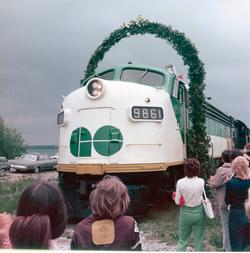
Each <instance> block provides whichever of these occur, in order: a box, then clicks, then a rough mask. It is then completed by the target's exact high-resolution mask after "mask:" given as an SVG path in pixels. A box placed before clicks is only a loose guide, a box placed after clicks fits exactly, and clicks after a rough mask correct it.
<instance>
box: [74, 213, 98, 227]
mask: <svg viewBox="0 0 250 253" xmlns="http://www.w3.org/2000/svg"><path fill="white" fill-rule="evenodd" d="M94 221H95V217H94V215H92V214H91V215H89V216H88V217H86V218H84V219H83V220H81V221H80V222H79V223H78V224H77V225H76V228H79V227H83V226H88V225H90V224H92V223H93V222H94Z"/></svg>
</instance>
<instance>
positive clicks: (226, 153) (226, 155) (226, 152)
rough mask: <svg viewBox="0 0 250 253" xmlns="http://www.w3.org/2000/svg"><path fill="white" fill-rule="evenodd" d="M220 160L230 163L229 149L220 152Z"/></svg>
mask: <svg viewBox="0 0 250 253" xmlns="http://www.w3.org/2000/svg"><path fill="white" fill-rule="evenodd" d="M221 157H222V160H223V162H225V163H230V161H231V160H230V157H231V150H230V149H226V150H224V151H223V152H222V154H221Z"/></svg>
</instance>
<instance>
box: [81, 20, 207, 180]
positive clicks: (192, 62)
mask: <svg viewBox="0 0 250 253" xmlns="http://www.w3.org/2000/svg"><path fill="white" fill-rule="evenodd" d="M144 34H151V35H153V36H155V37H156V38H160V39H164V40H166V41H167V42H168V43H169V44H170V45H171V46H172V48H173V49H175V50H176V52H177V53H178V54H179V55H180V56H181V57H182V60H183V63H184V65H187V66H188V78H189V80H190V84H189V85H190V90H189V93H190V119H191V122H192V127H191V129H190V130H189V133H188V137H189V142H190V145H189V147H188V156H189V157H196V158H198V159H199V160H200V162H201V165H202V175H203V176H204V177H205V178H208V176H209V175H210V170H209V156H208V150H209V137H208V136H207V134H206V126H205V96H204V93H203V91H204V88H205V84H204V83H203V81H204V79H205V69H204V64H203V62H202V61H201V60H200V59H199V57H198V51H197V50H196V48H195V46H194V45H193V44H192V42H191V41H190V40H189V39H188V38H186V37H185V34H184V33H181V32H179V31H177V30H173V29H172V27H171V26H166V25H163V24H161V23H158V22H150V21H149V20H147V19H144V18H142V17H141V16H139V17H138V18H137V19H136V20H131V21H130V22H129V23H128V24H125V23H124V24H123V25H122V26H121V27H120V28H118V29H116V30H115V31H113V32H112V33H111V34H110V35H109V37H107V38H106V39H104V41H103V42H102V44H101V45H99V46H98V47H97V49H96V50H95V52H94V53H93V55H92V56H91V58H90V60H89V63H88V66H87V69H86V71H85V78H88V77H90V76H91V75H94V74H95V69H96V68H97V66H98V63H99V62H100V61H102V59H103V58H104V55H105V53H107V52H108V51H109V50H110V49H111V47H112V46H114V45H115V44H116V43H118V42H119V41H120V40H122V39H124V38H128V37H130V36H133V35H144Z"/></svg>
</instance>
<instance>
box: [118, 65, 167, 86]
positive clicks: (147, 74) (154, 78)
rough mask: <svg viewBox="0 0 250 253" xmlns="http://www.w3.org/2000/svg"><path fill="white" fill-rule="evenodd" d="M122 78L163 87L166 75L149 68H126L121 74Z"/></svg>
mask: <svg viewBox="0 0 250 253" xmlns="http://www.w3.org/2000/svg"><path fill="white" fill-rule="evenodd" d="M121 80H122V81H128V82H136V83H141V84H146V85H149V86H154V87H161V86H163V82H164V76H163V75H162V74H160V73H156V72H152V71H149V70H148V69H145V70H140V69H124V70H123V71H122V74H121Z"/></svg>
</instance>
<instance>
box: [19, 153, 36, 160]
mask: <svg viewBox="0 0 250 253" xmlns="http://www.w3.org/2000/svg"><path fill="white" fill-rule="evenodd" d="M20 159H22V160H25V161H32V162H34V161H36V159H37V156H36V155H27V154H25V155H22V156H21V157H20Z"/></svg>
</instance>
